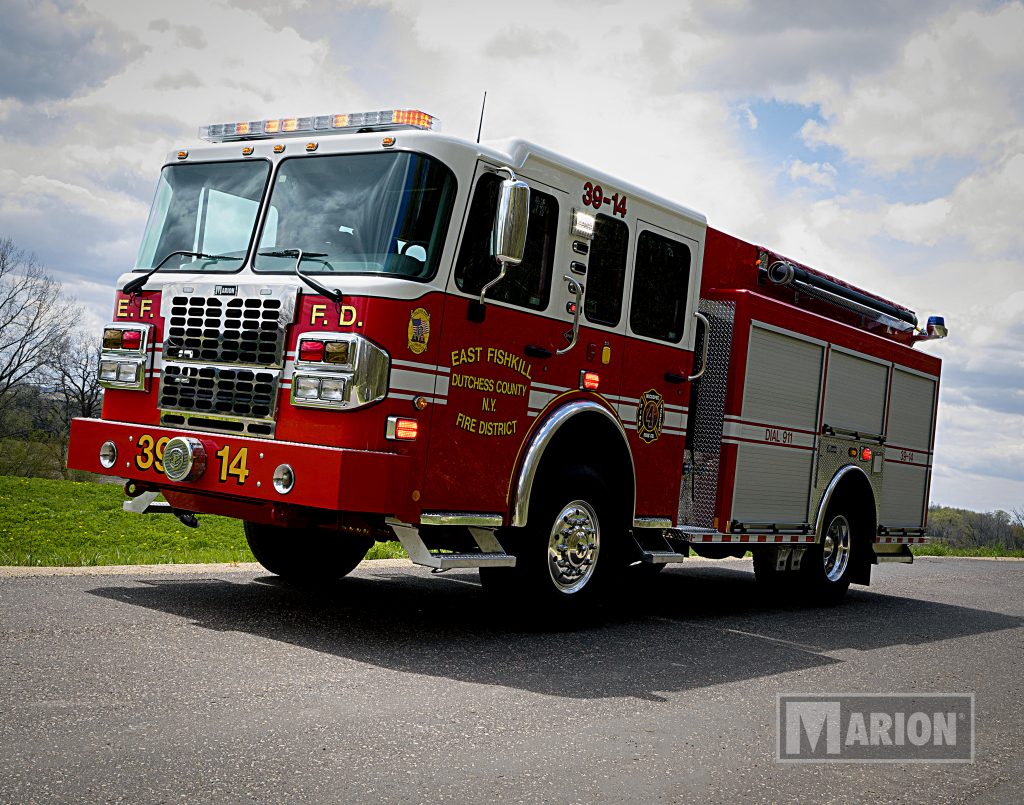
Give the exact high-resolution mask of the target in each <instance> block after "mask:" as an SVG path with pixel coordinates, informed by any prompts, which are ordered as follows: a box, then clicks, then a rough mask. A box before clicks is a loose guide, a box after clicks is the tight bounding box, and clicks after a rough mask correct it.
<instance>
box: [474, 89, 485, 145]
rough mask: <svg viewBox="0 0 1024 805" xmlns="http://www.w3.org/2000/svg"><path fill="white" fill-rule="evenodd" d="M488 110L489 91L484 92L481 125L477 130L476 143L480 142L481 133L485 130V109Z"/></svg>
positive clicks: (481, 105)
mask: <svg viewBox="0 0 1024 805" xmlns="http://www.w3.org/2000/svg"><path fill="white" fill-rule="evenodd" d="M486 108H487V90H484V102H483V103H482V104H480V125H479V126H478V127H477V130H476V141H477V142H480V132H482V131H483V130H484V109H486Z"/></svg>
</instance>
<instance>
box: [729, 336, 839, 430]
mask: <svg viewBox="0 0 1024 805" xmlns="http://www.w3.org/2000/svg"><path fill="white" fill-rule="evenodd" d="M823 354H824V349H823V347H822V346H821V345H820V344H814V343H811V342H809V341H804V340H802V339H798V338H793V337H792V336H788V335H783V334H782V333H777V332H775V331H774V330H767V329H765V328H763V327H758V326H756V325H755V326H754V327H752V328H751V330H750V346H749V348H748V350H747V376H746V379H745V380H744V391H743V418H744V419H746V420H750V421H752V422H764V423H769V424H772V425H782V426H788V427H791V428H801V429H803V430H811V431H816V430H817V429H818V393H819V391H820V389H821V363H822V356H823Z"/></svg>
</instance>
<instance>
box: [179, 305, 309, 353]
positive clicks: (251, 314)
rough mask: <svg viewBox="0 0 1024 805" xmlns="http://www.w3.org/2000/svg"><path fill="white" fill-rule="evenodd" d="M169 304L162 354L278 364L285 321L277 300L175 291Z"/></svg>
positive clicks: (282, 343) (282, 344)
mask: <svg viewBox="0 0 1024 805" xmlns="http://www.w3.org/2000/svg"><path fill="white" fill-rule="evenodd" d="M170 307H171V309H170V316H169V317H168V319H167V330H166V332H165V334H164V347H163V351H164V358H165V359H171V360H179V361H203V362H204V363H205V362H209V363H235V364H239V363H241V364H251V365H255V366H280V365H281V361H282V358H283V355H282V348H283V346H284V324H283V322H282V304H281V300H280V299H274V298H270V297H258V296H257V297H251V298H247V299H244V298H241V297H235V298H232V299H218V298H217V297H215V296H184V295H180V296H174V297H172V299H171V306H170ZM289 318H290V314H289Z"/></svg>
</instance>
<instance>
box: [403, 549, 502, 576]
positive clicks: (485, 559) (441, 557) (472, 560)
mask: <svg viewBox="0 0 1024 805" xmlns="http://www.w3.org/2000/svg"><path fill="white" fill-rule="evenodd" d="M403 544H404V543H403ZM428 553H429V554H430V561H429V562H416V564H418V565H419V564H422V565H426V566H427V567H434V568H438V569H439V570H448V569H449V568H453V567H515V564H516V558H515V557H514V556H512V554H508V553H438V552H436V551H429V552H428ZM410 556H411V554H410Z"/></svg>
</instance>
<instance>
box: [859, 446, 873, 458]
mask: <svg viewBox="0 0 1024 805" xmlns="http://www.w3.org/2000/svg"><path fill="white" fill-rule="evenodd" d="M860 460H861V461H871V448H870V447H862V448H861V449H860Z"/></svg>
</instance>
